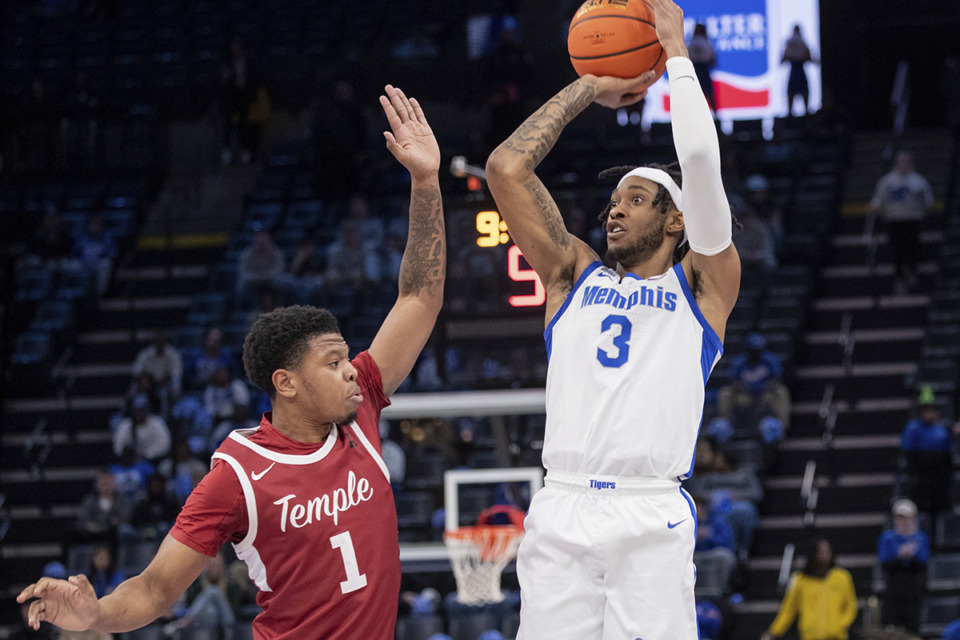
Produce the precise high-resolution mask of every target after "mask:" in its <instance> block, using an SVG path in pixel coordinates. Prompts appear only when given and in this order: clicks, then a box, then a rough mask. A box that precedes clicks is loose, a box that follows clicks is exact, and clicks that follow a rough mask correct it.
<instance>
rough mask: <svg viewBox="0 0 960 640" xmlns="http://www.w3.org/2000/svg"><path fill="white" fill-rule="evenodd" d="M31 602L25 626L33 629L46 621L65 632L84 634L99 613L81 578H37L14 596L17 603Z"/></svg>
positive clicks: (77, 576) (90, 593) (93, 597)
mask: <svg viewBox="0 0 960 640" xmlns="http://www.w3.org/2000/svg"><path fill="white" fill-rule="evenodd" d="M31 599H34V600H33V602H31V603H30V610H29V613H28V617H27V624H28V625H30V627H32V628H33V629H34V630H37V629H39V628H40V623H41V622H49V623H51V624H55V625H57V626H58V627H61V628H63V629H67V630H68V631H86V630H87V629H89V628H90V627H91V626H93V624H94V623H95V622H96V621H97V618H98V616H99V612H100V603H99V602H98V601H97V594H96V593H95V592H94V590H93V585H91V584H90V581H89V580H87V577H86V576H84V575H76V576H70V577H69V578H67V579H66V580H55V579H53V578H40V579H39V580H38V581H37V582H36V583H34V584H31V585H30V586H29V587H27V588H26V589H24V590H23V591H21V592H20V595H18V596H17V602H19V603H21V604H22V603H24V602H27V601H29V600H31Z"/></svg>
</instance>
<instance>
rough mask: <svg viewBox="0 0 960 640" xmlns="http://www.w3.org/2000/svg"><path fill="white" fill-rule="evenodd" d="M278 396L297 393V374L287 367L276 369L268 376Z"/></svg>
mask: <svg viewBox="0 0 960 640" xmlns="http://www.w3.org/2000/svg"><path fill="white" fill-rule="evenodd" d="M270 378H271V380H273V387H274V388H275V389H276V390H277V395H278V396H283V397H284V398H292V397H294V396H295V395H297V374H296V372H294V371H290V370H288V369H277V370H276V371H274V372H273V375H272V376H271V377H270Z"/></svg>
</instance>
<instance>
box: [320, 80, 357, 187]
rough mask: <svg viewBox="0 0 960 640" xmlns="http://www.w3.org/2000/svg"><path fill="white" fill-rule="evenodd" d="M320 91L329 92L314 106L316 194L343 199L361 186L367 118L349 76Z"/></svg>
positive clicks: (324, 93)
mask: <svg viewBox="0 0 960 640" xmlns="http://www.w3.org/2000/svg"><path fill="white" fill-rule="evenodd" d="M321 95H326V96H332V100H329V99H328V100H323V101H322V102H321V103H320V104H319V105H318V107H317V113H316V118H315V120H314V123H313V149H314V160H315V176H316V189H317V195H319V196H320V197H322V198H329V199H334V200H339V199H346V198H347V197H348V196H350V194H353V193H357V192H358V191H359V190H360V187H361V184H360V176H361V169H362V167H363V166H364V163H365V161H366V145H367V121H366V119H365V118H364V115H363V110H362V109H360V108H359V107H358V106H357V104H356V102H355V101H354V89H353V84H352V83H351V82H350V80H347V79H345V78H344V79H339V80H337V81H336V82H335V83H334V85H333V87H332V88H331V89H330V90H327V91H324V92H322V93H321Z"/></svg>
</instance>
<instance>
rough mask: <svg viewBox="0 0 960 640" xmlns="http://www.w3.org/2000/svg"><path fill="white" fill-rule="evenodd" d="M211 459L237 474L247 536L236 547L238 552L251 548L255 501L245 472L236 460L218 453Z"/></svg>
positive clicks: (255, 519)
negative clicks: (244, 504) (224, 464)
mask: <svg viewBox="0 0 960 640" xmlns="http://www.w3.org/2000/svg"><path fill="white" fill-rule="evenodd" d="M213 458H216V459H219V460H223V461H224V462H226V463H227V464H229V465H230V467H231V468H232V469H233V472H234V473H235V474H237V480H239V481H240V488H241V489H243V498H244V502H246V505H247V535H245V536H244V537H243V540H241V541H240V542H238V543H236V546H237V549H238V550H239V549H246V548H248V547H250V546H252V545H253V541H254V540H256V538H257V499H256V497H255V495H254V493H253V485H252V484H251V483H250V478H248V477H247V472H246V470H245V469H244V468H243V467H242V466H241V465H240V462H238V461H237V459H236V458H234V457H233V456H231V455H228V454H226V453H222V452H219V451H218V452H216V453H214V454H213V456H211V459H213Z"/></svg>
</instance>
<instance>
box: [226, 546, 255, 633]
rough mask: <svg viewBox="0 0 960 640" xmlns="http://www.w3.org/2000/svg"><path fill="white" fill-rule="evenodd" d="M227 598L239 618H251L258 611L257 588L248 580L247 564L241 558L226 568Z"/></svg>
mask: <svg viewBox="0 0 960 640" xmlns="http://www.w3.org/2000/svg"><path fill="white" fill-rule="evenodd" d="M227 599H228V600H230V608H231V609H233V613H234V615H235V616H236V617H237V618H238V619H239V620H253V619H254V618H255V617H256V615H257V614H258V613H260V605H258V604H257V589H256V587H255V586H254V584H253V581H252V580H250V574H249V570H248V569H247V565H246V564H244V563H243V561H242V560H235V561H233V562H232V563H230V566H229V567H228V568H227Z"/></svg>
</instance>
